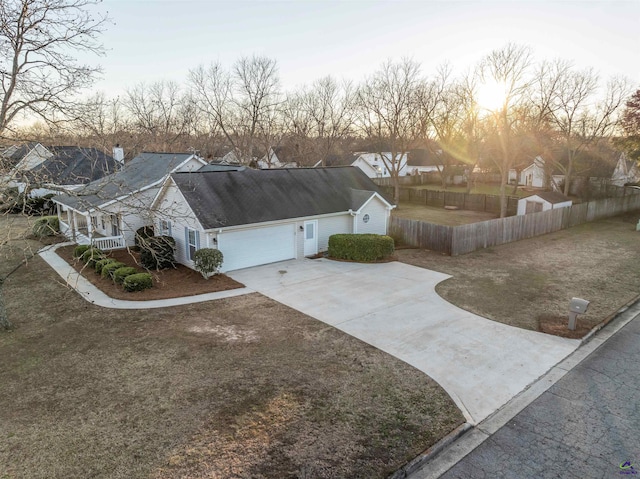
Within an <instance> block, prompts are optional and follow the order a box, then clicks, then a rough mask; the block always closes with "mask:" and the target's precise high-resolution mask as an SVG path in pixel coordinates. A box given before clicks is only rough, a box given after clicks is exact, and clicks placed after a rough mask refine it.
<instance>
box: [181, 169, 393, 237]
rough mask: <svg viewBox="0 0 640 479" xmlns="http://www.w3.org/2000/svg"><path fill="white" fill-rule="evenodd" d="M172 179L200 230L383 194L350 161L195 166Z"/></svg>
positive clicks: (333, 209)
mask: <svg viewBox="0 0 640 479" xmlns="http://www.w3.org/2000/svg"><path fill="white" fill-rule="evenodd" d="M171 178H172V179H173V181H174V182H175V183H176V185H177V186H178V188H179V189H180V191H181V192H182V194H183V195H184V197H185V199H186V200H187V202H188V203H189V205H190V206H191V209H192V210H193V212H194V213H195V215H196V217H197V218H198V221H200V224H202V226H203V228H204V229H212V228H223V227H226V226H237V225H244V224H254V223H263V222H266V221H276V220H283V219H289V218H301V217H305V216H315V215H322V214H329V213H338V212H342V211H344V212H346V211H349V209H353V210H356V209H358V208H360V207H361V206H362V205H363V204H364V202H365V201H366V200H368V199H369V198H370V197H371V195H372V194H373V193H374V192H376V193H378V194H380V195H381V196H383V198H384V195H382V193H381V191H380V190H379V189H378V187H377V185H376V184H375V183H373V182H372V181H371V180H370V179H369V178H368V177H367V175H366V174H364V173H363V172H362V170H360V168H354V167H350V166H348V167H336V168H290V169H289V168H284V169H270V170H252V169H246V170H243V171H226V172H225V171H216V172H200V171H198V172H195V173H174V174H172V175H171ZM385 199H386V198H385ZM387 201H389V200H387ZM389 203H392V202H391V201H389Z"/></svg>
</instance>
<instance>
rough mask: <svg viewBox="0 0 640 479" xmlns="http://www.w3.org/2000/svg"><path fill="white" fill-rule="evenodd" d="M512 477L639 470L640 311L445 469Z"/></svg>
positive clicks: (452, 474) (447, 478)
mask: <svg viewBox="0 0 640 479" xmlns="http://www.w3.org/2000/svg"><path fill="white" fill-rule="evenodd" d="M427 467H428V466H427ZM515 477H517V478H519V479H525V478H536V479H541V478H580V479H582V478H589V479H591V478H593V479H596V478H612V477H639V478H640V315H638V316H636V317H635V319H633V320H632V321H631V322H630V323H628V324H627V325H626V326H625V327H623V328H622V329H620V330H619V331H618V332H617V333H615V334H614V335H613V336H612V337H611V338H610V339H609V340H607V341H606V342H605V343H604V344H602V345H601V346H600V347H599V348H598V349H597V350H595V351H594V352H593V353H592V354H591V355H590V356H588V357H587V358H586V359H585V360H583V361H582V362H581V363H580V364H578V365H577V366H576V367H575V368H573V369H572V370H571V371H570V372H568V373H567V374H566V375H565V376H564V377H563V378H562V379H560V380H559V381H558V382H557V383H555V384H554V385H553V386H551V388H549V389H548V390H547V391H546V392H544V393H543V394H542V395H541V396H540V397H538V398H537V399H536V400H535V401H533V402H532V403H531V404H530V405H529V406H527V407H526V408H525V409H523V410H522V411H521V412H520V413H519V414H517V415H516V416H515V417H514V418H513V419H511V420H510V421H509V422H508V423H507V424H505V425H504V426H503V427H501V428H500V429H499V430H498V431H497V432H496V433H495V434H493V435H491V436H490V437H489V438H488V439H486V440H485V441H484V442H483V443H482V444H481V445H480V446H479V447H477V448H476V449H475V450H474V451H473V452H471V453H470V454H469V455H467V456H466V457H465V458H464V459H462V460H461V461H460V462H458V463H457V464H456V465H455V466H454V467H453V468H451V469H450V470H449V471H448V472H446V473H445V474H444V475H442V476H441V478H442V479H453V478H464V479H473V478H492V479H493V478H515Z"/></svg>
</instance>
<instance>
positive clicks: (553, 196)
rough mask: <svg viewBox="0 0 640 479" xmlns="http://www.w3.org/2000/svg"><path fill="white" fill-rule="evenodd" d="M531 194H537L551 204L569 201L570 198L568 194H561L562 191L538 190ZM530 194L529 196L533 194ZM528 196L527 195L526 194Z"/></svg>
mask: <svg viewBox="0 0 640 479" xmlns="http://www.w3.org/2000/svg"><path fill="white" fill-rule="evenodd" d="M533 195H535V196H539V197H540V198H542V199H543V200H545V201H548V202H549V203H551V204H554V205H555V204H557V203H563V202H565V201H571V198H569V197H568V196H565V195H563V194H562V193H559V192H557V191H540V192H538V193H534V194H533ZM533 195H531V196H533ZM527 198H528V196H527Z"/></svg>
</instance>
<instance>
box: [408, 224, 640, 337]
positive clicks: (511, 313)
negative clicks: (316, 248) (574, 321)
mask: <svg viewBox="0 0 640 479" xmlns="http://www.w3.org/2000/svg"><path fill="white" fill-rule="evenodd" d="M638 218H640V213H633V214H628V215H624V216H618V217H615V218H609V219H606V220H600V221H596V222H592V223H585V224H582V225H579V226H576V227H573V228H569V229H566V230H562V231H558V232H556V233H551V234H547V235H543V236H538V237H536V238H531V239H527V240H522V241H517V242H514V243H509V244H505V245H501V246H495V247H492V248H487V249H483V250H479V251H475V252H473V253H470V254H466V255H461V256H454V257H452V256H446V255H443V254H441V253H436V252H433V251H428V250H420V249H411V250H409V249H408V250H398V251H396V255H397V256H398V258H399V260H400V261H403V262H405V263H408V264H413V265H416V266H422V267H424V268H428V269H432V270H434V271H440V272H442V273H446V274H450V275H451V276H452V278H451V279H448V280H446V281H444V282H442V283H440V284H439V285H438V286H437V288H436V291H437V292H438V293H439V294H440V295H441V296H442V297H443V298H445V299H446V300H447V301H450V302H451V303H453V304H455V305H456V306H459V307H461V308H464V309H466V310H468V311H471V312H473V313H476V314H479V315H481V316H484V317H486V318H489V319H493V320H495V321H499V322H501V323H505V324H510V325H512V326H517V327H520V328H524V329H531V330H535V331H540V330H542V331H545V332H548V333H551V334H557V335H560V336H567V337H576V336H577V337H582V336H584V334H586V333H587V332H588V331H589V330H590V329H591V328H593V327H594V326H596V325H597V324H599V323H600V322H601V321H603V320H604V319H605V318H607V317H608V316H610V315H611V314H613V313H615V312H616V311H617V310H618V309H619V308H621V307H622V306H624V305H625V304H626V303H627V302H628V301H630V300H631V299H633V298H635V297H636V296H637V295H638V293H640V286H639V285H640V232H638V231H636V230H635V226H636V224H637V222H638ZM572 297H579V298H583V299H586V300H588V301H590V302H591V304H590V306H589V309H588V311H587V313H586V314H584V315H580V316H578V327H579V328H580V332H581V333H584V334H580V333H578V334H574V333H570V332H568V329H566V328H563V326H562V322H563V321H564V324H566V323H568V319H567V318H568V313H569V301H570V300H571V298H572ZM549 318H552V320H550V319H549ZM572 335H573V336H572Z"/></svg>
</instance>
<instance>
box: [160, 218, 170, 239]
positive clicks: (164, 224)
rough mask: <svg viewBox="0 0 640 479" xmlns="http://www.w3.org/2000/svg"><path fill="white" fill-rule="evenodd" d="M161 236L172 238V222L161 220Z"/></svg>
mask: <svg viewBox="0 0 640 479" xmlns="http://www.w3.org/2000/svg"><path fill="white" fill-rule="evenodd" d="M160 234H161V235H163V236H171V221H169V220H160Z"/></svg>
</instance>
